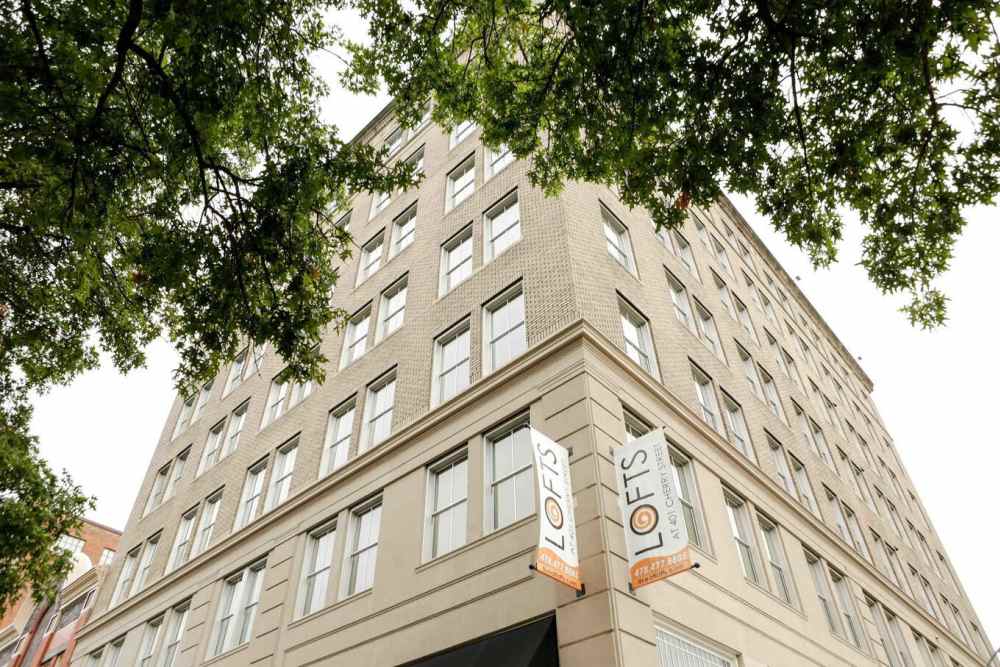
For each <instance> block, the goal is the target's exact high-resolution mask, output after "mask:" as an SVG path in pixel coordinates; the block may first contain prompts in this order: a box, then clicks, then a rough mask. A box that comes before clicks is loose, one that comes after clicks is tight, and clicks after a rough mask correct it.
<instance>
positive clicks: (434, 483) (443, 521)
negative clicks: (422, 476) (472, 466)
mask: <svg viewBox="0 0 1000 667" xmlns="http://www.w3.org/2000/svg"><path fill="white" fill-rule="evenodd" d="M468 467H469V461H468V456H467V455H466V453H465V452H461V453H460V454H458V455H457V456H451V457H449V458H447V459H445V460H444V461H442V462H440V463H437V464H435V465H433V466H431V467H430V468H429V469H428V488H427V494H428V498H427V526H426V528H425V531H426V532H425V538H424V545H425V546H424V555H425V559H430V558H437V557H438V556H440V555H442V554H446V553H448V552H449V551H453V550H455V549H457V548H458V547H460V546H462V545H464V544H465V538H466V517H467V511H468V508H467V506H468V495H469V492H468Z"/></svg>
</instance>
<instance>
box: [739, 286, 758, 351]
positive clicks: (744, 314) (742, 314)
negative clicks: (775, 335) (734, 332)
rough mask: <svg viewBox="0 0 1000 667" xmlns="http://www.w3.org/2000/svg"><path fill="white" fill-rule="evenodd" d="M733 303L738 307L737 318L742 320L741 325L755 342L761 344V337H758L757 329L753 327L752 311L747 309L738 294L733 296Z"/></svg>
mask: <svg viewBox="0 0 1000 667" xmlns="http://www.w3.org/2000/svg"><path fill="white" fill-rule="evenodd" d="M733 303H734V305H735V307H736V319H738V320H739V321H740V326H742V327H743V330H744V331H746V332H747V335H748V336H750V338H751V339H753V342H755V343H757V344H758V345H760V339H759V338H757V330H756V329H754V327H753V321H752V320H751V319H750V311H749V310H748V309H747V305H746V304H745V303H743V302H742V301H740V298H739V297H736V296H734V297H733Z"/></svg>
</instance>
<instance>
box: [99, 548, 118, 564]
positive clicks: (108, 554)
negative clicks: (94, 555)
mask: <svg viewBox="0 0 1000 667" xmlns="http://www.w3.org/2000/svg"><path fill="white" fill-rule="evenodd" d="M114 559H115V550H114V549H107V548H105V549H101V560H100V562H99V563H98V565H111V561H113V560H114Z"/></svg>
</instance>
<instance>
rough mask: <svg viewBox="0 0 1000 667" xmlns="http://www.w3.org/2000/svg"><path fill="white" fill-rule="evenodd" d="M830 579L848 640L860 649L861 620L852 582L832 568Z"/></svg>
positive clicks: (862, 635) (861, 636) (861, 635)
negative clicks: (852, 591)
mask: <svg viewBox="0 0 1000 667" xmlns="http://www.w3.org/2000/svg"><path fill="white" fill-rule="evenodd" d="M830 581H832V582H833V592H834V593H835V594H836V596H837V606H838V607H839V608H840V618H841V621H843V627H844V634H846V635H847V641H849V642H851V643H852V644H854V645H855V646H856V647H858V648H859V649H860V648H862V642H863V641H864V640H863V639H862V638H863V637H864V634H863V631H862V630H861V622H860V620H859V619H858V612H857V609H856V608H855V606H854V596H853V595H852V594H851V584H850V582H849V581H848V580H847V577H845V576H844V575H842V574H841V573H840V572H837V571H836V570H834V569H833V568H830Z"/></svg>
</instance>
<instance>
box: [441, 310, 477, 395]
mask: <svg viewBox="0 0 1000 667" xmlns="http://www.w3.org/2000/svg"><path fill="white" fill-rule="evenodd" d="M470 335H471V334H470V328H469V320H464V321H463V322H461V323H459V324H458V325H457V326H455V327H452V328H451V329H450V330H448V331H447V332H445V333H444V334H442V335H440V336H438V338H437V340H436V341H435V342H434V386H433V387H432V391H431V394H432V397H431V400H432V402H433V404H434V405H438V404H440V403H443V402H445V401H447V400H448V399H449V398H451V397H452V396H456V395H457V394H459V393H460V392H462V391H463V390H464V389H465V388H466V387H468V386H469V377H470V376H469V349H470V348H469V341H470V338H469V337H470Z"/></svg>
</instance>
